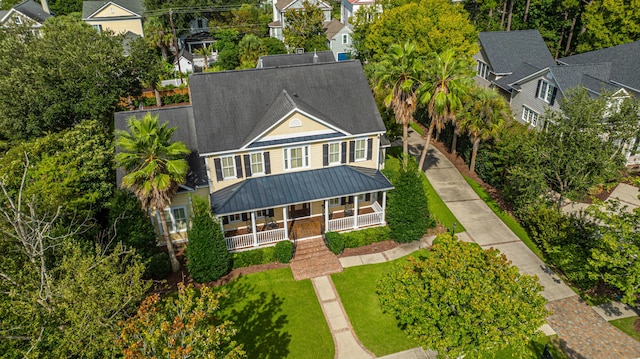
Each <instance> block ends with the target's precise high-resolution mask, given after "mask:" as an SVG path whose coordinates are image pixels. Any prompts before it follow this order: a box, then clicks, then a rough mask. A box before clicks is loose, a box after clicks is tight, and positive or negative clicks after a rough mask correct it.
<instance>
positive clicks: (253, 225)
mask: <svg viewBox="0 0 640 359" xmlns="http://www.w3.org/2000/svg"><path fill="white" fill-rule="evenodd" d="M251 233H253V246H254V247H257V246H258V231H257V230H256V211H253V212H251Z"/></svg>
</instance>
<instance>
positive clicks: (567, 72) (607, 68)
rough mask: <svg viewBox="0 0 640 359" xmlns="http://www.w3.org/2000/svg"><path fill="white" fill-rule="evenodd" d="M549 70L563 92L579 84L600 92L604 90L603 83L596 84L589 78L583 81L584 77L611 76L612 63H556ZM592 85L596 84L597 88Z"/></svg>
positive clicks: (599, 77)
mask: <svg viewBox="0 0 640 359" xmlns="http://www.w3.org/2000/svg"><path fill="white" fill-rule="evenodd" d="M549 70H550V71H551V73H552V74H553V77H554V79H555V80H556V83H557V84H558V87H559V88H560V91H562V92H563V93H564V92H566V91H567V90H568V89H572V88H575V87H577V86H579V85H582V86H584V87H586V88H588V89H590V90H592V91H595V92H597V93H600V91H601V90H602V86H601V84H595V83H594V82H593V81H592V80H589V79H588V78H587V82H583V79H585V75H587V76H590V77H591V78H593V79H601V80H603V79H607V78H609V75H610V74H611V63H601V64H582V65H555V66H551V67H549ZM590 86H595V87H596V88H591V87H590Z"/></svg>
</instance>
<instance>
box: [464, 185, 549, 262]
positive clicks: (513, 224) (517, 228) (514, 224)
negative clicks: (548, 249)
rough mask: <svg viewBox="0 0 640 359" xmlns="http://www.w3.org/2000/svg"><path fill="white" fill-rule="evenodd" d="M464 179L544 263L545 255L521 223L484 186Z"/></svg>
mask: <svg viewBox="0 0 640 359" xmlns="http://www.w3.org/2000/svg"><path fill="white" fill-rule="evenodd" d="M463 177H464V179H465V180H466V181H467V183H468V184H469V186H471V188H473V190H474V191H475V192H476V193H477V194H478V196H480V198H481V199H482V200H483V201H484V203H486V204H487V206H489V208H491V210H492V211H493V213H495V214H496V215H497V216H498V217H499V218H500V219H501V220H502V222H504V224H505V225H506V226H507V227H509V229H511V231H513V233H515V234H516V236H518V238H520V240H521V241H522V242H524V244H525V245H526V246H527V247H529V249H531V251H532V252H533V253H535V254H536V255H537V256H538V258H540V259H541V260H543V261H544V255H543V254H542V251H541V250H540V249H538V246H536V244H535V243H533V241H532V240H531V238H530V237H529V234H528V233H527V231H526V230H525V229H524V228H522V226H521V225H520V223H518V221H516V220H515V218H513V217H511V215H510V214H509V213H507V212H506V211H505V210H503V209H502V208H500V205H499V204H498V202H496V201H495V200H494V199H493V198H491V195H489V193H487V191H485V190H484V188H482V186H480V185H479V184H478V183H476V182H475V181H474V180H472V179H471V178H469V177H467V176H463Z"/></svg>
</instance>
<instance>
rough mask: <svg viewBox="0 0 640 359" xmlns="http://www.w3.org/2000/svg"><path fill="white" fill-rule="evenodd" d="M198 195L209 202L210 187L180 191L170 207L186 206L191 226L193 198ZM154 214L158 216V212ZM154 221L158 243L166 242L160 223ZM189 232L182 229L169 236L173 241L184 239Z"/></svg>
mask: <svg viewBox="0 0 640 359" xmlns="http://www.w3.org/2000/svg"><path fill="white" fill-rule="evenodd" d="M196 196H199V197H202V198H204V199H205V200H206V201H207V203H209V188H207V187H203V188H198V189H196V190H195V191H194V192H181V193H178V194H176V196H175V197H174V198H173V200H172V201H171V205H170V207H173V208H175V207H182V206H184V207H185V208H186V210H187V218H188V224H189V227H190V226H191V218H192V216H193V205H192V204H193V198H194V197H196ZM153 216H156V214H155V213H154V214H153ZM153 223H154V224H155V226H156V228H155V229H156V235H157V239H158V243H164V236H162V235H161V234H160V229H159V227H158V224H157V223H156V221H155V220H153ZM188 233H189V232H188V231H182V232H177V233H170V234H169V236H170V237H171V240H172V241H183V240H186V239H187V238H188Z"/></svg>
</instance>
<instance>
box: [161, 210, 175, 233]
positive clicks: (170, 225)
mask: <svg viewBox="0 0 640 359" xmlns="http://www.w3.org/2000/svg"><path fill="white" fill-rule="evenodd" d="M164 221H165V223H166V224H167V230H168V231H169V233H171V232H174V231H175V230H174V228H173V221H172V220H171V210H169V209H165V210H164ZM161 231H162V229H161Z"/></svg>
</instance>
